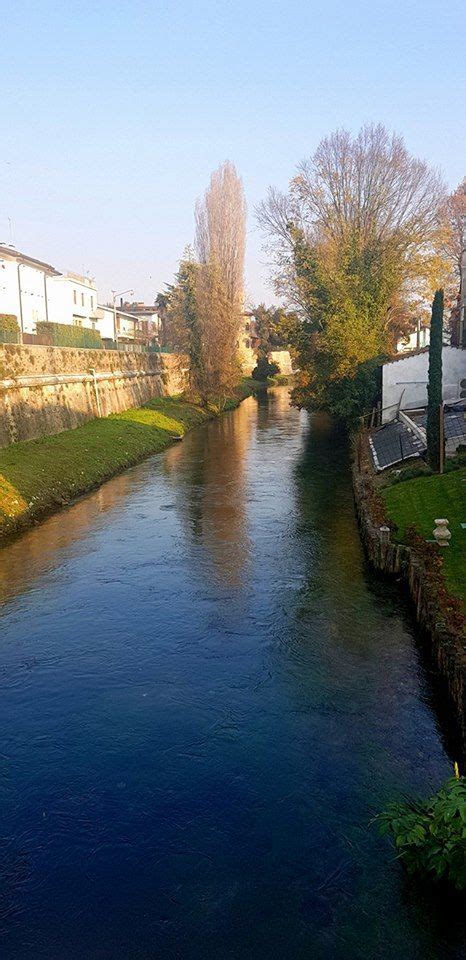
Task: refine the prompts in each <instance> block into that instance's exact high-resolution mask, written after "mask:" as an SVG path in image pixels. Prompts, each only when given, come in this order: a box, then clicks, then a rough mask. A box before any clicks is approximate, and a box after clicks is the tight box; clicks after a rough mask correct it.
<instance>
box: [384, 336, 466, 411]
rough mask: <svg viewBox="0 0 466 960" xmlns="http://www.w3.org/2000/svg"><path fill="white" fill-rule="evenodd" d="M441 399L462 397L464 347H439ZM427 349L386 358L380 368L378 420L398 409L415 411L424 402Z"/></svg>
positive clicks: (465, 374) (465, 380)
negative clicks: (440, 357)
mask: <svg viewBox="0 0 466 960" xmlns="http://www.w3.org/2000/svg"><path fill="white" fill-rule="evenodd" d="M442 368H443V377H442V380H443V389H442V394H443V399H444V400H445V401H453V400H458V399H460V398H461V397H462V396H464V392H463V391H464V384H465V383H466V350H461V349H459V348H458V347H445V346H444V347H443V350H442ZM428 373H429V350H428V348H427V347H425V348H424V349H423V350H419V351H416V352H415V353H412V354H407V355H406V356H400V357H397V358H396V359H393V360H389V361H388V362H387V363H384V365H383V367H382V421H383V422H384V423H387V422H388V421H389V420H393V418H394V417H395V416H396V414H397V412H398V409H401V410H406V411H409V410H416V409H419V408H420V407H425V406H426V405H427V381H428Z"/></svg>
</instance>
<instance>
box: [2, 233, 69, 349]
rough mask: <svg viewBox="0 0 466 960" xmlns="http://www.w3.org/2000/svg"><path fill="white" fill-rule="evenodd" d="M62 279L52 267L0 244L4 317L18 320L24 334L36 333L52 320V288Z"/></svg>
mask: <svg viewBox="0 0 466 960" xmlns="http://www.w3.org/2000/svg"><path fill="white" fill-rule="evenodd" d="M60 276H61V274H60V273H59V272H58V270H55V268H54V267H52V266H51V265H50V264H49V263H44V262H43V261H42V260H36V259H35V258H34V257H28V256H26V255H25V254H22V253H19V252H18V251H17V250H15V249H14V247H11V246H8V245H6V244H0V313H7V314H10V315H12V316H14V317H16V319H17V322H18V326H19V328H20V329H21V330H22V331H23V332H24V333H34V332H35V329H36V323H37V321H39V320H51V319H52V318H51V317H50V316H49V301H50V293H51V286H52V283H54V282H55V281H56V280H57V279H58V278H59V277H60ZM62 322H63V321H62Z"/></svg>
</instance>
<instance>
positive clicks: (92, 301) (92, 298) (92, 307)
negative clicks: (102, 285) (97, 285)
mask: <svg viewBox="0 0 466 960" xmlns="http://www.w3.org/2000/svg"><path fill="white" fill-rule="evenodd" d="M93 309H94V297H91V310H93Z"/></svg>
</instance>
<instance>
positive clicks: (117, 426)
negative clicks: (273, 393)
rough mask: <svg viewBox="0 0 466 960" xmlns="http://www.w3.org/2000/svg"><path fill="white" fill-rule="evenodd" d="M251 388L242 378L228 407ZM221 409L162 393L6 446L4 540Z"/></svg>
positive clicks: (0, 529)
mask: <svg viewBox="0 0 466 960" xmlns="http://www.w3.org/2000/svg"><path fill="white" fill-rule="evenodd" d="M250 393H251V389H250V388H249V386H248V384H247V383H241V384H240V386H239V387H238V390H237V394H236V396H234V397H232V398H231V399H229V400H228V401H227V403H226V405H225V407H224V409H226V410H228V409H233V408H234V407H235V406H237V405H238V403H239V401H240V400H241V399H244V398H245V397H246V396H249V394H250ZM216 412H218V411H215V410H212V411H208V410H205V409H203V408H202V407H200V406H197V405H196V404H192V403H188V402H187V401H186V400H184V399H183V398H181V397H160V398H156V399H154V400H150V401H148V403H146V404H145V405H144V406H143V407H139V408H137V409H132V410H126V411H124V413H118V414H113V415H112V416H110V417H105V418H103V419H101V420H91V421H90V422H89V423H86V424H84V425H83V426H82V427H77V428H76V429H75V430H66V431H64V432H63V433H58V434H55V435H54V436H52V437H41V438H40V439H38V440H29V441H25V442H22V443H16V444H13V445H12V446H10V447H5V448H4V449H1V450H0V540H1V539H4V538H5V537H8V536H10V535H13V534H14V533H16V532H17V531H18V530H20V529H22V528H24V527H26V526H28V525H29V524H30V523H31V522H33V521H35V520H38V519H40V517H43V516H44V515H45V514H47V513H51V512H52V511H53V510H56V509H57V508H59V507H60V506H62V505H63V504H65V503H67V502H69V501H70V500H72V499H73V498H74V497H76V496H78V495H79V494H82V493H86V492H87V491H88V490H91V489H92V488H94V487H97V486H99V485H100V484H101V483H103V482H104V481H105V480H108V479H109V478H110V477H112V476H114V475H115V474H117V473H120V472H121V471H122V470H124V469H125V468H126V467H129V466H131V465H132V464H135V463H138V462H139V461H140V460H143V459H144V458H145V457H147V456H149V455H150V454H153V453H157V452H158V451H160V450H163V449H164V448H165V447H167V446H168V445H169V444H170V443H171V442H172V441H173V437H176V436H182V435H183V434H184V433H185V432H186V430H189V429H191V428H192V427H195V426H197V425H198V424H201V423H203V422H204V421H206V420H208V419H210V418H211V417H212V416H214V415H215V413H216Z"/></svg>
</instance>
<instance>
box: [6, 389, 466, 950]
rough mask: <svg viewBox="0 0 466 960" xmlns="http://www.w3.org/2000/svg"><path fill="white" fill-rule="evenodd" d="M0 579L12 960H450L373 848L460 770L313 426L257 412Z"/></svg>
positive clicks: (35, 536) (31, 553)
mask: <svg viewBox="0 0 466 960" xmlns="http://www.w3.org/2000/svg"><path fill="white" fill-rule="evenodd" d="M0 564H1V574H0V594H1V598H2V601H3V605H2V618H1V640H0V684H1V695H0V730H1V746H0V764H1V766H0V799H1V813H0V837H1V841H0V842H1V847H0V901H1V906H0V953H1V956H2V958H3V960H26V958H27V960H30V958H32V957H34V960H65V958H66V960H159V958H160V960H175V958H177V960H178V958H179V960H321V958H325V960H356V958H358V960H359V958H365V960H366V958H369V960H373V958H380V960H388V958H390V960H391V958H394V960H395V958H396V960H398V958H402V960H413V958H419V960H421V958H422V960H434V958H435V960H437V958H438V957H442V958H443V957H445V958H451V960H458V958H460V957H464V956H466V952H464V940H463V937H464V933H465V928H464V922H463V921H462V920H461V916H460V915H459V912H458V910H456V909H454V908H453V907H452V908H451V909H450V910H448V909H447V910H445V906H444V905H443V906H440V905H438V904H436V902H435V899H434V898H430V897H429V895H428V893H426V892H425V891H423V890H422V889H418V888H417V887H413V885H412V884H409V883H408V882H407V881H406V880H405V878H404V877H403V874H402V872H401V870H400V867H399V865H398V864H397V863H396V861H395V860H394V856H393V851H392V849H391V847H390V844H389V843H388V841H386V840H385V839H381V838H380V837H379V835H378V832H377V829H376V828H375V827H374V826H372V825H370V821H371V818H372V817H373V816H374V814H375V813H376V812H377V810H379V809H380V808H382V807H383V806H384V804H385V803H386V802H387V801H388V800H390V799H392V798H394V797H397V796H399V794H400V793H404V792H415V793H420V794H427V793H429V791H431V790H434V789H437V788H438V786H440V784H441V783H442V782H443V780H444V779H445V778H446V777H447V776H449V775H451V772H452V761H453V759H454V753H455V749H456V746H455V739H454V733H451V732H450V731H448V730H446V728H445V727H444V726H443V724H442V723H440V721H439V713H438V708H437V696H436V691H435V685H433V684H432V678H431V677H430V676H429V671H428V670H427V669H426V666H425V665H424V663H423V661H422V656H421V654H420V652H419V649H418V645H417V643H416V630H415V627H414V624H413V622H412V620H411V618H410V614H409V611H407V610H406V609H405V608H404V605H403V603H402V602H401V600H400V596H399V594H398V592H397V591H396V589H391V588H390V587H388V586H387V584H384V583H381V582H380V581H377V580H375V579H374V578H372V577H371V576H370V575H369V574H368V572H367V570H366V569H365V565H364V559H363V556H362V551H361V546H360V541H359V537H358V532H357V528H356V524H355V518H354V511H353V502H352V491H351V483H350V476H349V469H348V455H347V449H346V446H345V443H344V440H343V438H342V437H341V436H340V435H339V434H338V433H337V432H336V431H335V429H334V428H332V426H331V425H330V424H329V422H328V421H327V420H326V419H325V418H323V417H318V416H315V417H311V418H309V417H308V415H307V414H305V413H300V412H299V411H297V410H295V409H292V408H290V406H289V403H288V394H287V391H286V389H277V390H276V391H273V392H271V393H269V394H268V395H264V396H261V397H259V398H258V399H254V398H250V399H249V400H247V401H246V402H244V403H243V404H242V405H241V407H240V408H239V409H238V410H236V411H235V412H233V413H230V414H227V415H225V416H224V417H223V418H221V419H219V420H217V421H214V422H211V423H209V424H208V425H206V426H204V427H200V428H198V429H197V430H194V431H193V432H192V433H190V434H188V435H187V436H186V437H185V439H184V441H183V442H182V443H179V444H176V445H175V446H173V447H171V448H170V449H169V450H168V451H166V452H165V453H164V454H162V455H159V456H156V457H153V458H151V459H150V460H148V461H146V462H145V463H143V464H141V465H139V466H137V467H135V468H133V469H131V470H129V471H127V472H126V473H125V474H124V475H122V476H121V477H118V478H116V479H115V480H112V481H110V482H109V483H107V484H106V485H105V486H103V487H102V488H101V489H100V490H99V491H97V492H96V493H94V494H92V495H90V496H88V497H86V498H84V499H82V500H80V501H79V502H77V503H76V504H74V505H73V506H71V507H69V508H68V509H66V510H64V511H62V512H61V513H60V514H57V515H56V516H54V517H51V518H50V519H48V520H47V521H46V522H44V523H43V524H42V525H41V526H39V527H37V528H35V529H33V530H31V531H30V532H29V533H27V534H25V535H24V536H23V537H22V538H21V539H19V540H18V541H16V542H15V543H13V544H11V545H10V546H8V547H7V548H5V549H4V550H3V551H2V553H1V554H0ZM462 944H463V946H462Z"/></svg>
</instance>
